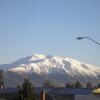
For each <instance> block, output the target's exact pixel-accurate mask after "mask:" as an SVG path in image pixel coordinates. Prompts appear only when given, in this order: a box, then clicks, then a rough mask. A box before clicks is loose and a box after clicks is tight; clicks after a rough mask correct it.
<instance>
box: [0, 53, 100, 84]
mask: <svg viewBox="0 0 100 100" xmlns="http://www.w3.org/2000/svg"><path fill="white" fill-rule="evenodd" d="M1 66H2V65H1ZM1 66H0V67H1ZM4 66H5V65H3V66H2V67H4ZM7 67H8V68H7ZM4 76H5V83H7V84H9V85H10V83H9V79H10V78H11V77H12V79H13V80H12V82H13V83H15V84H12V85H14V86H15V85H17V84H20V82H19V80H22V79H23V78H24V77H29V78H30V79H31V80H32V81H33V82H35V83H39V80H40V83H39V84H40V85H42V84H43V82H44V80H46V79H50V80H55V81H57V82H58V83H62V84H65V83H66V82H68V81H72V82H74V81H76V80H80V81H82V82H83V83H85V82H88V81H92V82H93V81H94V83H95V81H98V82H99V77H98V76H100V68H98V67H94V66H92V65H89V64H85V63H82V62H79V61H77V60H74V59H71V58H67V57H59V56H52V55H42V54H33V55H32V56H27V57H24V58H21V59H19V60H17V61H15V62H13V63H11V64H8V66H7V64H6V72H5V75H4ZM36 78H37V79H36ZM14 79H16V82H15V80H14ZM38 79H39V80H38Z"/></svg>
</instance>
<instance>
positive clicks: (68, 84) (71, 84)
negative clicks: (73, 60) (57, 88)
mask: <svg viewBox="0 0 100 100" xmlns="http://www.w3.org/2000/svg"><path fill="white" fill-rule="evenodd" d="M65 88H75V84H74V83H66V86H65Z"/></svg>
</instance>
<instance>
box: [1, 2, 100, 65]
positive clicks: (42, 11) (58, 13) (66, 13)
mask: <svg viewBox="0 0 100 100" xmlns="http://www.w3.org/2000/svg"><path fill="white" fill-rule="evenodd" d="M78 36H88V37H91V38H92V39H94V40H96V41H98V42H100V0H0V64H3V63H11V62H13V61H15V60H17V59H19V58H21V57H25V56H29V55H32V54H33V53H40V54H46V55H49V54H52V55H58V56H66V57H70V58H73V59H76V60H79V61H81V62H85V63H88V64H92V65H95V66H100V46H99V45H97V44H95V43H93V42H91V41H89V40H87V39H83V40H80V41H78V40H76V37H78Z"/></svg>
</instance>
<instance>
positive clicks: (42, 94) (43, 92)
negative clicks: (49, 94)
mask: <svg viewBox="0 0 100 100" xmlns="http://www.w3.org/2000/svg"><path fill="white" fill-rule="evenodd" d="M41 100H46V99H45V91H44V88H43V90H42V91H41Z"/></svg>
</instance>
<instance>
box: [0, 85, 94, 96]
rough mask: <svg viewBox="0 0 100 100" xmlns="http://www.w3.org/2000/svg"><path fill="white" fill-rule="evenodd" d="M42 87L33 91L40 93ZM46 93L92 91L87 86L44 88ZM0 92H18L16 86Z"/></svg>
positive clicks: (79, 93)
mask: <svg viewBox="0 0 100 100" xmlns="http://www.w3.org/2000/svg"><path fill="white" fill-rule="evenodd" d="M42 90H43V87H36V88H35V92H36V93H37V94H40V93H41V91H42ZM44 91H45V92H46V93H52V94H73V95H88V94H90V93H91V92H92V89H88V88H44ZM0 93H18V88H13V87H9V88H4V89H2V90H0Z"/></svg>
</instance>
